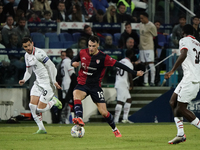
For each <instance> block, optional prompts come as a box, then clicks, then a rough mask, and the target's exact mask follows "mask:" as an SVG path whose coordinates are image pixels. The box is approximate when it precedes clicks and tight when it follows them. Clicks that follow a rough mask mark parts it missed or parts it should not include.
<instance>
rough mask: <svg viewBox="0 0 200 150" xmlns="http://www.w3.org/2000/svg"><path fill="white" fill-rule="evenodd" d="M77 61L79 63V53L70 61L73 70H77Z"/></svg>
mask: <svg viewBox="0 0 200 150" xmlns="http://www.w3.org/2000/svg"><path fill="white" fill-rule="evenodd" d="M79 61H80V52H79V53H78V54H77V55H76V56H75V57H74V58H73V59H72V61H71V65H72V66H73V67H74V68H77V67H78V66H79Z"/></svg>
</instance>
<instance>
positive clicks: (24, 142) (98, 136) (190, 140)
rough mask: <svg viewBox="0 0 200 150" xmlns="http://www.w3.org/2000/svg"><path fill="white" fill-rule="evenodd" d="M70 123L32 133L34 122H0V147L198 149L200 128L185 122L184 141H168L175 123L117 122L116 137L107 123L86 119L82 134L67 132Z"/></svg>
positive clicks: (24, 149) (23, 149)
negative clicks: (118, 133) (87, 120)
mask: <svg viewBox="0 0 200 150" xmlns="http://www.w3.org/2000/svg"><path fill="white" fill-rule="evenodd" d="M72 126H73V124H70V125H60V124H45V127H46V130H47V134H45V135H41V134H40V135H37V134H33V133H34V132H36V131H37V130H38V128H37V126H36V124H35V123H21V124H2V123H1V124H0V150H193V149H195V150H196V149H199V143H200V142H199V141H200V131H199V130H198V129H197V128H195V127H194V126H192V125H190V124H188V123H184V129H185V134H186V138H187V140H186V142H184V143H180V144H177V145H169V144H168V143H167V142H168V141H169V140H171V139H172V138H174V137H175V135H176V132H177V131H176V126H175V124H174V123H157V124H155V123H134V124H117V127H118V129H119V130H120V132H121V134H122V137H121V138H115V136H114V134H113V133H112V130H111V128H110V126H109V125H108V124H107V123H86V125H85V127H84V128H85V131H86V132H85V135H84V137H83V138H73V137H72V136H71V135H70V131H71V127H72Z"/></svg>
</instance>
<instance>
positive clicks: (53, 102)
mask: <svg viewBox="0 0 200 150" xmlns="http://www.w3.org/2000/svg"><path fill="white" fill-rule="evenodd" d="M55 103H56V100H55V99H52V100H51V101H49V102H48V104H47V106H46V107H45V108H43V109H40V108H37V111H38V112H45V111H47V110H49V109H51V107H53V105H55Z"/></svg>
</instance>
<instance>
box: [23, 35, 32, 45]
mask: <svg viewBox="0 0 200 150" xmlns="http://www.w3.org/2000/svg"><path fill="white" fill-rule="evenodd" d="M28 41H30V43H32V42H33V41H32V39H31V38H30V37H26V36H25V37H24V38H23V39H22V44H23V43H27V42H28Z"/></svg>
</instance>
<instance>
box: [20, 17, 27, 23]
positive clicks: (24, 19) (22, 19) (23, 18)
mask: <svg viewBox="0 0 200 150" xmlns="http://www.w3.org/2000/svg"><path fill="white" fill-rule="evenodd" d="M19 21H26V18H25V17H20V18H19ZM19 21H18V22H19Z"/></svg>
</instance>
